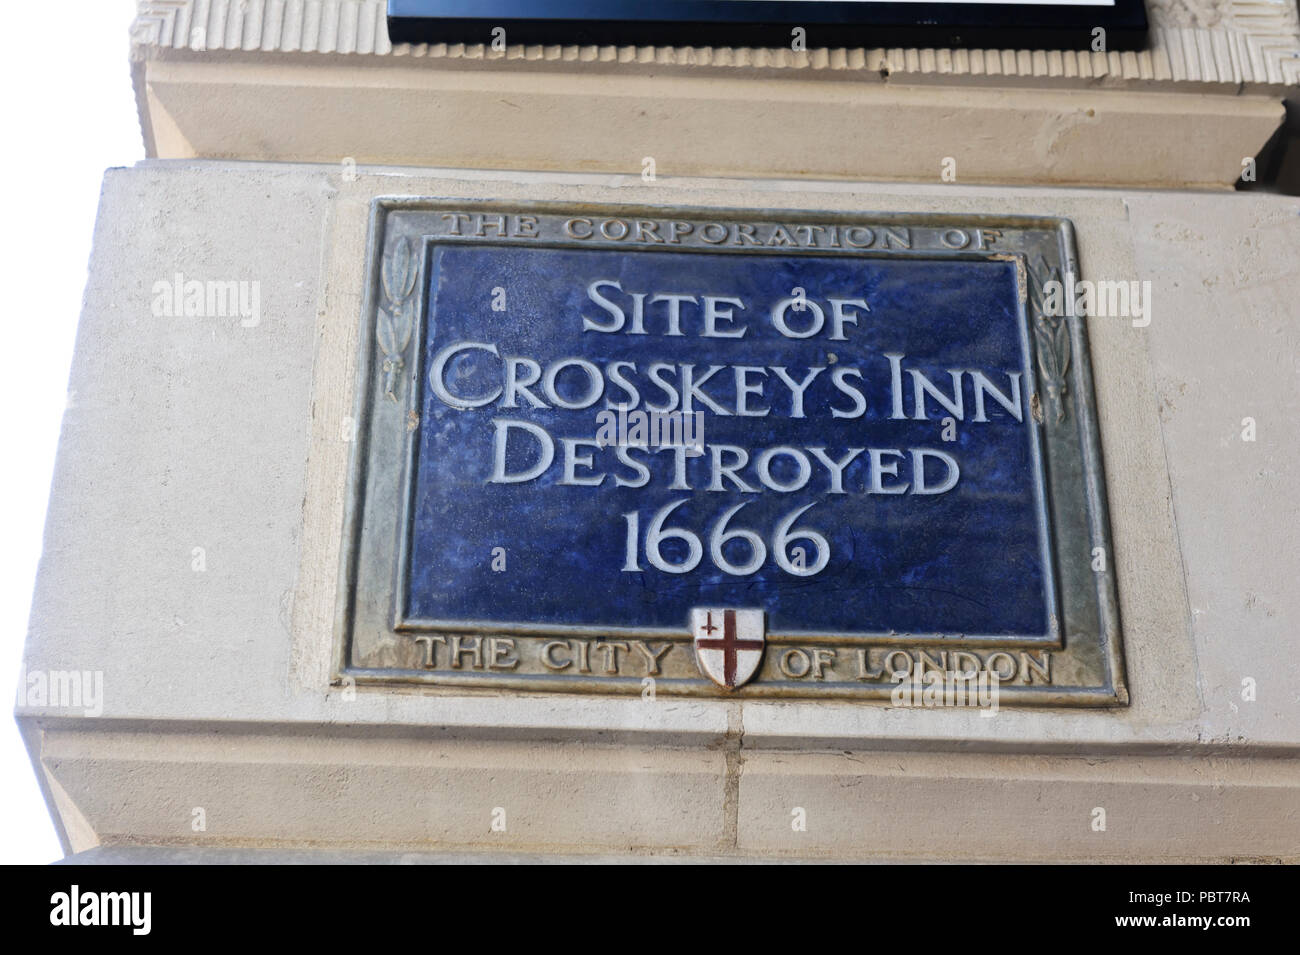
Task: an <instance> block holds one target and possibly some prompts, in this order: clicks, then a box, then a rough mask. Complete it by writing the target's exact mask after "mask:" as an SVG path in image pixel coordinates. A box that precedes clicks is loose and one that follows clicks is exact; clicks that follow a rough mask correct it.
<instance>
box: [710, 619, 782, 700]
mask: <svg viewBox="0 0 1300 955" xmlns="http://www.w3.org/2000/svg"><path fill="white" fill-rule="evenodd" d="M766 619H767V618H766V615H765V614H764V612H763V611H762V610H753V609H748V610H746V609H732V608H726V607H692V608H691V633H692V635H693V636H694V639H695V661H696V663H697V664H698V665H699V668H700V672H701V673H703V674H704V675H705V676H707V677H708V678H709V679H710V680H712V681H713V682H714V683H716V684H717V685H718V686H720V687H722V688H723V689H724V690H735V689H738V688H739V687H741V686H744V685H745V684H746V683H748V682H749V681H750V680H751V679H752V678H753V677H754V675H755V674H756V673H758V668H759V665H760V664H761V663H762V662H763V650H764V648H765V646H766V632H767V624H766Z"/></svg>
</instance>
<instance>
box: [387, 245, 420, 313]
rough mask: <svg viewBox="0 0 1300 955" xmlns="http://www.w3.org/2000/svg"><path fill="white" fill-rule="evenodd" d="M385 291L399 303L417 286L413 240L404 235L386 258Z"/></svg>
mask: <svg viewBox="0 0 1300 955" xmlns="http://www.w3.org/2000/svg"><path fill="white" fill-rule="evenodd" d="M382 278H383V282H384V293H385V294H386V295H387V296H388V300H389V301H390V302H393V303H394V304H398V303H400V302H402V301H404V300H405V299H406V297H407V296H408V295H410V294H411V290H412V289H413V288H415V257H414V256H413V255H412V254H411V240H410V239H408V238H406V237H405V236H403V237H402V238H400V239H398V240H397V242H396V243H394V244H393V251H392V252H390V253H389V254H388V256H387V258H385V259H384V268H383V275H382Z"/></svg>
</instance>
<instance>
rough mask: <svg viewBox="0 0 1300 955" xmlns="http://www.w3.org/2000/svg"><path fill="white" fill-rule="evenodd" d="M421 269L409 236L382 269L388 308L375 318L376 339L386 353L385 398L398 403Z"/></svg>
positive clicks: (390, 252)
mask: <svg viewBox="0 0 1300 955" xmlns="http://www.w3.org/2000/svg"><path fill="white" fill-rule="evenodd" d="M418 271H419V269H418V267H417V262H416V258H415V254H414V253H413V252H412V250H411V240H410V239H409V238H407V237H406V236H403V237H402V238H400V239H398V240H397V241H396V242H394V243H393V247H392V249H391V250H390V251H389V253H388V254H387V255H386V256H385V257H384V260H383V264H382V265H381V267H380V274H379V277H380V281H381V283H382V284H383V287H384V295H385V296H386V298H387V300H388V307H387V308H384V307H383V306H380V308H379V309H378V314H377V315H376V317H375V338H376V340H377V341H378V343H379V348H380V350H381V351H382V352H383V362H382V364H383V372H384V395H385V397H387V398H388V399H389V400H391V401H396V400H397V385H398V381H399V379H398V374H399V373H400V372H401V370H402V367H403V366H404V365H405V364H406V358H405V355H406V347H407V345H409V344H410V343H411V334H412V332H413V331H414V330H415V299H414V298H413V297H412V295H411V293H412V292H414V291H415V282H416V278H417V277H418V276H417V273H418Z"/></svg>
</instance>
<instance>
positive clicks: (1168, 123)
mask: <svg viewBox="0 0 1300 955" xmlns="http://www.w3.org/2000/svg"><path fill="white" fill-rule="evenodd" d="M1147 7H1148V9H1149V12H1150V18H1151V22H1152V31H1151V42H1150V46H1149V48H1148V49H1146V50H1141V51H1136V52H1122V53H1121V52H1118V51H1114V50H1110V51H1093V50H1011V49H1004V50H992V49H990V50H981V49H975V50H965V49H958V50H948V49H937V50H936V49H871V50H867V49H860V48H854V49H844V48H836V47H827V46H825V45H823V44H825V43H827V42H829V39H828V38H821V39H819V38H818V35H817V31H815V30H814V31H813V34H812V35H811V36H810V42H811V43H812V44H813V48H811V49H809V50H807V51H794V50H790V49H751V48H745V47H738V48H730V47H634V46H625V47H614V46H580V45H576V44H575V45H562V44H556V45H553V46H540V45H538V46H524V45H520V44H511V45H507V46H506V48H505V49H503V50H492V49H491V48H490V47H488V46H485V45H484V44H482V43H480V44H450V45H449V44H445V43H439V44H417V45H410V44H401V45H398V46H396V47H395V46H393V45H392V44H390V43H389V42H388V39H387V32H386V28H385V26H384V3H383V0H347V2H329V0H296V2H293V3H285V2H282V0H249V2H242V0H241V2H238V3H236V2H231V0H143V2H142V3H141V14H140V18H139V20H138V21H137V23H136V26H135V29H134V31H133V43H132V59H133V76H134V83H135V88H136V98H137V102H138V105H139V110H140V117H141V125H142V127H143V130H144V136H145V143H146V146H147V152H148V155H150V156H156V157H160V158H194V157H202V158H217V159H247V160H282V161H291V162H325V163H341V162H343V161H345V160H346V159H350V160H352V161H354V162H360V163H390V164H406V165H412V166H465V167H481V168H497V169H517V170H556V171H599V172H614V173H640V172H641V170H642V166H643V161H644V160H645V158H646V157H651V158H653V159H654V160H655V165H656V169H657V172H658V174H659V175H664V176H762V177H774V176H775V177H780V176H803V177H814V178H827V177H842V178H870V179H873V180H877V181H883V180H896V181H912V182H925V183H932V182H939V181H941V180H940V176H941V172H942V171H943V170H944V166H943V163H944V162H945V160H953V161H955V163H956V169H955V174H956V177H957V181H959V182H963V183H1000V184H1016V183H1024V184H1062V185H1069V184H1085V185H1125V186H1165V187H1178V186H1197V187H1211V186H1212V187H1217V188H1224V187H1228V186H1231V185H1232V184H1233V183H1234V182H1235V181H1236V180H1237V178H1238V177H1239V176H1240V175H1241V172H1242V160H1243V159H1245V158H1249V157H1254V156H1256V155H1257V154H1258V153H1259V151H1260V150H1261V148H1262V147H1263V146H1264V144H1265V143H1266V142H1267V141H1268V139H1269V137H1270V136H1272V135H1273V133H1274V132H1275V131H1276V130H1277V128H1278V127H1279V126H1280V125H1281V122H1282V118H1283V109H1282V100H1283V98H1284V97H1285V96H1287V95H1292V96H1294V94H1295V90H1296V89H1297V88H1300V24H1298V23H1297V16H1296V11H1295V9H1294V5H1293V4H1289V3H1286V2H1271V0H1190V2H1189V0H1149V2H1148V3H1147ZM485 39H486V38H485ZM948 171H949V173H951V172H952V170H951V169H949V170H948ZM944 181H951V180H950V179H949V180H944Z"/></svg>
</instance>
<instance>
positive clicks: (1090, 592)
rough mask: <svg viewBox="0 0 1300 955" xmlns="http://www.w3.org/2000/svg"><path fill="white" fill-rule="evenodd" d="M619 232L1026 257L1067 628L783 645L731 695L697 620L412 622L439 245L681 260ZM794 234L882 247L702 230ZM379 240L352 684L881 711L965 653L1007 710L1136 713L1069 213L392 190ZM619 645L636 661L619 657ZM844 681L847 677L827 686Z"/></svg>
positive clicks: (688, 242) (1028, 364)
mask: <svg viewBox="0 0 1300 955" xmlns="http://www.w3.org/2000/svg"><path fill="white" fill-rule="evenodd" d="M475 217H478V218H475ZM496 217H504V218H503V219H502V220H500V221H501V222H502V223H503V225H502V227H500V228H497V227H496V226H495V222H496V221H497V219H496ZM484 221H487V222H488V223H489V225H490V226H491V228H489V227H485V226H484V225H483V222H484ZM620 221H621V222H623V223H624V224H625V225H627V224H632V223H638V222H646V223H661V224H662V225H663V226H664V233H663V234H668V224H669V223H672V222H677V223H684V224H689V225H690V226H691V229H690V230H689V231H687V232H685V233H684V234H682V235H680V236H679V237H677V241H676V242H675V244H673V245H672V247H671V251H673V252H689V251H698V252H707V253H712V254H717V253H720V252H721V253H730V254H737V255H748V256H754V255H781V256H797V255H818V256H857V257H866V258H879V257H896V258H911V259H923V260H924V259H930V260H933V259H949V260H953V259H956V260H976V261H978V260H990V259H992V260H1002V261H1010V262H1013V263H1014V264H1015V269H1016V278H1017V286H1018V289H1017V291H1018V297H1019V303H1020V328H1021V344H1022V349H1023V353H1024V355H1025V358H1026V361H1025V365H1024V372H1025V386H1026V388H1027V395H1026V400H1027V402H1028V404H1029V407H1030V408H1031V411H1032V420H1029V419H1027V424H1028V425H1029V428H1030V432H1031V446H1032V449H1033V454H1032V458H1033V461H1034V465H1035V475H1034V480H1035V484H1036V499H1037V506H1038V510H1039V517H1040V528H1041V529H1042V535H1041V545H1042V550H1043V555H1044V567H1045V571H1046V580H1047V587H1046V598H1047V603H1048V610H1049V614H1050V619H1051V624H1052V625H1051V626H1050V628H1049V632H1048V633H1046V634H1044V635H1042V636H1036V637H1033V638H1030V639H1026V638H1009V637H998V636H987V635H978V634H973V635H972V634H938V633H935V634H908V635H898V634H872V635H869V636H865V637H864V636H863V635H861V634H855V635H844V634H836V633H820V632H799V631H790V632H776V633H769V634H767V637H766V640H767V644H768V649H767V653H766V658H765V660H764V663H763V666H762V668H761V670H760V672H759V675H758V676H757V677H756V678H755V679H754V680H753V682H751V683H749V684H747V685H745V686H743V687H740V688H738V689H734V690H723V689H720V688H719V687H717V686H716V685H715V684H714V683H712V682H711V681H710V680H709V679H707V678H706V677H705V676H704V675H703V674H702V673H700V672H699V671H698V669H697V668H696V666H695V661H694V656H693V653H692V634H691V633H690V632H689V630H688V627H687V625H686V622H685V621H683V624H682V627H681V629H680V630H663V629H662V628H641V627H627V626H610V627H589V626H571V625H558V624H556V625H552V624H537V623H535V622H533V623H530V622H528V621H519V622H516V623H510V624H502V623H500V622H485V621H474V620H418V619H406V618H404V617H403V614H402V608H404V607H405V606H406V600H405V587H406V573H405V570H406V567H407V561H408V553H409V546H410V545H409V540H410V533H411V523H412V517H411V513H410V511H411V498H412V494H413V488H414V474H415V453H416V440H417V437H416V436H417V433H418V431H419V428H418V424H419V397H420V388H419V383H420V382H421V380H422V377H423V353H424V348H423V341H422V338H423V334H424V329H425V327H426V321H425V309H426V304H427V303H426V301H425V297H426V284H427V283H426V275H427V271H426V270H427V268H428V265H429V262H430V259H431V248H432V247H433V246H434V245H435V244H438V243H447V244H472V243H478V244H482V243H488V244H495V245H501V244H507V245H514V246H519V245H527V246H530V247H536V248H585V249H604V250H611V249H614V250H624V251H637V252H647V253H653V252H654V251H655V249H656V248H658V249H660V250H663V245H662V244H660V245H656V244H654V243H651V242H649V241H648V239H647V240H646V241H645V242H639V241H637V240H636V239H634V236H636V237H638V238H641V239H645V233H643V232H642V230H640V229H637V230H633V229H632V228H631V226H630V225H628V227H627V228H626V229H625V230H624V231H622V232H620V230H619V229H618V228H612V229H609V230H607V231H609V232H611V233H613V236H614V237H611V236H609V235H606V234H604V233H602V231H601V229H600V228H598V227H597V225H596V224H597V223H600V224H603V223H606V222H620ZM471 222H478V223H479V228H477V230H473V231H471V230H470V229H469V223H471ZM507 222H514V223H516V224H517V225H518V224H520V223H522V226H520V228H519V229H518V230H517V231H518V233H519V234H515V235H510V234H509V231H510V230H509V227H508V226H505V225H504V223H507ZM574 223H580V224H581V223H585V224H583V225H579V226H575V225H574ZM462 226H464V227H463V228H462ZM779 226H785V227H786V231H785V234H786V235H790V234H792V233H793V234H799V232H800V230H804V234H806V235H809V236H811V235H812V231H811V230H812V229H820V230H821V232H819V233H818V234H819V235H825V234H826V231H827V230H829V229H832V228H834V229H836V233H835V234H836V235H839V234H841V233H840V231H839V230H846V231H844V233H843V234H844V235H845V236H850V235H856V237H857V238H858V239H859V240H861V239H863V238H864V237H865V236H867V235H868V234H869V235H871V236H872V237H873V238H872V241H871V242H870V243H865V242H861V241H859V242H857V243H852V244H850V243H847V242H846V243H843V244H841V245H840V247H828V246H825V245H815V244H806V245H804V244H801V245H800V247H798V248H793V249H792V248H789V247H786V246H782V247H780V248H772V249H765V248H760V247H754V246H753V245H752V244H745V245H738V246H729V245H727V244H726V243H725V242H717V241H712V240H708V239H706V238H704V236H705V235H708V234H712V235H713V236H715V237H716V236H718V235H721V234H724V233H725V234H728V235H730V234H734V233H735V232H737V231H742V230H741V227H744V229H747V230H749V232H750V233H751V235H759V236H761V235H762V234H763V230H764V229H768V230H771V229H774V228H777V227H779ZM369 228H370V235H369V243H368V250H367V258H368V261H367V271H366V285H365V289H364V305H363V308H362V316H361V328H360V336H359V337H360V340H359V354H358V377H357V394H356V410H355V414H354V416H353V420H354V422H355V428H356V432H355V440H354V441H353V443H352V457H351V461H350V466H349V476H348V484H347V491H346V504H345V517H344V526H343V534H342V548H341V551H342V557H341V568H340V579H339V598H338V605H337V612H336V621H335V624H336V625H335V678H336V681H349V682H353V683H355V684H379V685H388V686H400V685H406V686H411V685H414V686H421V687H427V688H429V689H430V690H434V689H435V688H442V689H443V690H444V691H463V690H471V689H486V690H497V691H500V690H513V691H559V692H582V693H587V692H604V693H623V694H638V693H640V692H641V691H642V689H643V685H644V682H645V679H646V677H647V676H649V677H653V679H654V683H655V689H656V692H658V693H667V694H674V695H684V696H696V697H710V696H733V697H735V696H738V697H742V698H758V699H761V698H772V697H776V698H791V697H795V698H799V697H802V698H815V699H825V698H849V699H863V700H871V699H888V698H889V697H890V694H891V692H892V690H893V689H894V684H895V682H896V681H897V680H898V679H899V677H898V676H897V673H898V671H901V670H902V669H903V668H904V666H903V664H904V661H905V660H907V661H911V662H912V663H913V664H914V665H915V667H916V670H917V672H922V671H925V670H927V669H930V670H943V669H945V668H947V669H949V670H951V669H953V668H954V667H953V666H950V663H951V662H952V661H956V662H959V663H962V665H963V666H964V665H966V664H967V663H969V661H971V660H975V661H977V662H978V664H979V666H981V667H987V668H988V669H989V670H990V671H991V672H993V673H995V674H997V675H998V676H999V679H1000V680H1001V682H1000V684H999V693H1000V700H1001V703H1002V704H1004V705H1005V704H1006V703H1013V704H1015V703H1030V704H1047V705H1090V706H1114V705H1123V704H1126V703H1127V702H1128V694H1127V690H1126V688H1125V680H1124V663H1123V653H1122V648H1121V636H1120V622H1119V610H1118V602H1117V598H1116V584H1115V578H1114V572H1113V569H1112V567H1113V564H1114V560H1113V554H1112V549H1111V540H1110V531H1109V524H1108V516H1107V507H1106V491H1105V481H1104V478H1103V471H1102V461H1101V446H1100V441H1099V437H1098V431H1097V421H1096V410H1095V405H1094V400H1093V385H1092V372H1091V366H1090V362H1089V356H1088V347H1087V336H1086V329H1085V324H1084V321H1083V319H1082V318H1080V317H1078V316H1074V315H1061V316H1057V315H1052V314H1049V313H1048V312H1047V311H1046V310H1045V308H1044V287H1045V285H1046V283H1048V282H1052V281H1062V280H1064V279H1065V277H1066V276H1073V278H1074V279H1075V280H1076V281H1077V280H1078V278H1079V269H1078V261H1077V257H1076V254H1075V248H1074V234H1073V226H1072V224H1071V223H1070V221H1069V220H1067V219H1059V218H1046V217H1044V218H1038V217H992V216H989V217H985V216H936V215H893V214H891V215H877V214H870V213H863V214H857V213H829V212H816V211H793V210H762V211H761V212H752V211H748V210H740V209H713V208H682V207H663V206H635V205H599V206H597V205H575V204H565V203H547V202H522V203H521V202H515V203H508V204H507V203H496V202H491V201H479V200H464V199H426V198H404V197H385V198H379V199H376V200H374V203H373V205H372V210H371V220H370V227H369ZM709 230H713V231H712V232H711V233H710V231H709ZM719 230H720V231H719ZM853 230H856V232H854V231H853ZM575 232H576V233H577V234H575ZM490 233H506V234H490ZM579 236H581V237H579ZM900 236H905V237H906V240H905V241H901V240H900V239H899V237H900ZM891 238H892V240H893V241H891ZM812 241H813V242H815V240H812ZM1098 549H1100V551H1099V550H1098ZM1097 553H1101V554H1102V555H1104V557H1103V560H1102V561H1101V564H1100V568H1099V569H1094V567H1095V566H1096V565H1097V561H1096V554H1097ZM433 640H438V641H441V643H442V645H443V646H444V647H447V646H450V644H449V641H456V642H455V647H456V648H457V649H458V650H459V651H460V655H459V656H456V657H454V658H449V657H448V656H447V655H446V654H444V657H443V660H442V663H441V665H437V656H436V653H434V651H433V643H432V641H433ZM644 640H652V641H654V642H653V643H650V644H646V645H647V646H649V647H651V649H652V650H653V649H654V645H655V644H659V645H660V648H662V647H664V646H667V647H669V649H668V650H664V651H663V655H662V659H660V660H659V661H655V660H652V659H650V656H649V655H648V654H643V656H644V657H645V659H644V660H640V662H641V663H642V664H643V666H642V667H641V668H640V669H638V668H637V666H636V665H635V663H636V661H637V660H638V659H639V658H638V657H637V655H636V654H633V653H631V652H630V650H629V649H628V647H629V646H630V642H636V641H644ZM593 645H594V647H595V648H596V649H597V650H598V651H599V650H601V649H602V648H603V659H604V660H605V662H606V665H605V666H604V667H602V666H600V665H598V664H597V663H596V662H593V660H592V658H591V656H590V654H591V650H592V646H593ZM548 646H549V647H550V648H551V649H550V650H549V651H548V650H547V649H546V648H547V647H548ZM584 646H585V649H583V647H584ZM611 646H612V647H614V649H613V650H612V651H611V650H610V647H611ZM620 646H622V647H623V649H624V655H623V661H624V664H623V665H620V664H619V663H618V662H617V661H618V659H619V656H618V655H619V650H618V647H620ZM470 648H472V649H470ZM489 648H490V649H489ZM503 648H504V651H503ZM539 648H540V649H539ZM575 651H576V652H577V656H576V657H575V656H574V652H575ZM813 652H815V653H816V654H822V655H823V657H822V658H819V660H820V662H824V659H825V658H830V659H833V660H835V661H838V668H834V669H832V670H830V671H828V670H826V668H825V667H823V666H820V665H819V667H818V670H817V675H818V677H819V678H817V679H810V678H809V676H810V674H809V673H803V674H799V669H800V667H798V666H790V667H787V666H786V663H787V661H789V660H792V659H793V660H795V661H796V662H798V657H797V654H799V653H802V654H803V655H804V657H805V658H806V657H807V655H808V654H809V653H813ZM548 653H550V654H551V655H550V656H547V654H548ZM611 653H612V657H611ZM430 654H433V655H432V656H431V655H430ZM791 654H794V655H795V656H790V655H791ZM489 655H490V656H491V657H492V659H489ZM1049 656H1050V659H1049ZM525 657H527V659H528V661H531V662H526V661H525ZM611 659H612V660H613V661H614V663H613V664H612V665H611V664H610V662H609V661H610V660H611ZM512 660H513V663H512V662H511V661H512ZM560 664H565V665H563V666H561V665H560ZM611 666H612V669H611ZM828 673H830V674H833V678H827V676H828ZM891 674H892V678H891Z"/></svg>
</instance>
